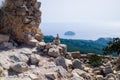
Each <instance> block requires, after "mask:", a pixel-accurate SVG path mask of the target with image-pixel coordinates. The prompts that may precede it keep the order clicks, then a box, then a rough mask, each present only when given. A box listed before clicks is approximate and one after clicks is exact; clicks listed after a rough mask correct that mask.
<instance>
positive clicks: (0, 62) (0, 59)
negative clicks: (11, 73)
mask: <svg viewBox="0 0 120 80" xmlns="http://www.w3.org/2000/svg"><path fill="white" fill-rule="evenodd" d="M10 65H11V62H10V59H9V57H8V56H3V55H2V54H1V55H0V66H1V67H3V68H4V69H7V70H8V69H9V68H10Z"/></svg>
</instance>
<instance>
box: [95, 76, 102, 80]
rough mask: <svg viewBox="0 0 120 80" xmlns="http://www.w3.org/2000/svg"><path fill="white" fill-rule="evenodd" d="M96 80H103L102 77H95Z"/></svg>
mask: <svg viewBox="0 0 120 80" xmlns="http://www.w3.org/2000/svg"><path fill="white" fill-rule="evenodd" d="M96 80H104V78H103V76H102V75H96Z"/></svg>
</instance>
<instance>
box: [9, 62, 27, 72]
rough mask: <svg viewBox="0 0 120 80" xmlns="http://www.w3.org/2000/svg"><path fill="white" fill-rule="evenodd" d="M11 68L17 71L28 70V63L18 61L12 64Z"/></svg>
mask: <svg viewBox="0 0 120 80" xmlns="http://www.w3.org/2000/svg"><path fill="white" fill-rule="evenodd" d="M11 69H12V70H13V71H15V72H18V73H22V72H25V71H27V70H28V65H27V64H26V63H25V62H16V63H14V64H13V65H11Z"/></svg>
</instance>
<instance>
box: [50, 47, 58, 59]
mask: <svg viewBox="0 0 120 80" xmlns="http://www.w3.org/2000/svg"><path fill="white" fill-rule="evenodd" d="M48 55H49V56H51V57H58V56H60V53H59V49H58V48H50V49H49V51H48Z"/></svg>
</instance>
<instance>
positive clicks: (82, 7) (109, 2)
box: [41, 0, 120, 25]
mask: <svg viewBox="0 0 120 80" xmlns="http://www.w3.org/2000/svg"><path fill="white" fill-rule="evenodd" d="M41 1H42V8H41V10H42V12H43V14H42V19H43V20H42V21H43V22H58V23H60V22H78V23H79V22H88V23H96V24H98V23H100V24H106V25H114V24H115V25H120V0H41ZM108 23H109V24H108ZM116 23H117V24H116Z"/></svg>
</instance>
